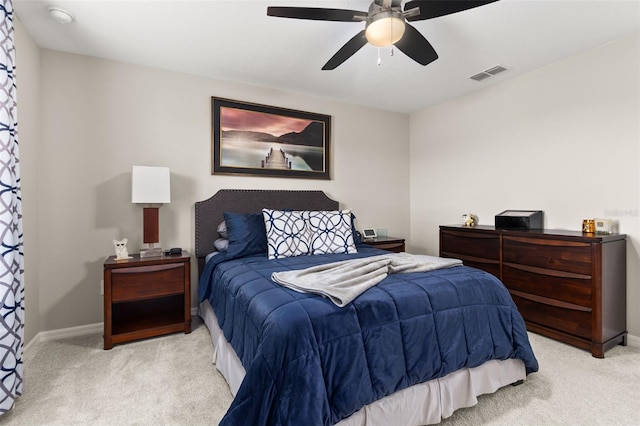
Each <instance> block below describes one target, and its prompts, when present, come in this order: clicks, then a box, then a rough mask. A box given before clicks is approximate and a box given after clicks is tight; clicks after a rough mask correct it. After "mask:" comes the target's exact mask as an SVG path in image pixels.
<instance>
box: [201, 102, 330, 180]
mask: <svg viewBox="0 0 640 426" xmlns="http://www.w3.org/2000/svg"><path fill="white" fill-rule="evenodd" d="M211 111H212V120H211V134H212V141H211V152H212V168H211V173H227V174H249V175H256V176H280V177H298V178H308V179H331V176H330V174H329V158H330V157H329V139H330V136H331V117H330V116H328V115H323V114H316V113H311V112H305V111H296V110H291V109H286V108H278V107H272V106H267V105H258V104H252V103H247V102H240V101H234V100H231V99H222V98H215V97H212V98H211Z"/></svg>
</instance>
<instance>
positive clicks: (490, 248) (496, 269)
mask: <svg viewBox="0 0 640 426" xmlns="http://www.w3.org/2000/svg"><path fill="white" fill-rule="evenodd" d="M440 256H443V257H455V258H458V259H462V261H463V262H464V264H465V265H468V266H474V267H476V268H479V269H483V270H485V271H487V272H489V273H491V274H493V275H495V276H496V277H498V278H500V279H501V280H502V282H503V283H504V285H505V286H506V287H507V288H508V289H509V292H510V293H511V296H512V297H513V300H514V301H515V302H516V305H517V306H518V309H519V310H520V313H521V314H522V316H523V317H524V319H525V321H526V324H527V329H529V330H530V331H533V332H536V333H540V334H542V335H545V336H548V337H551V338H554V339H556V340H560V341H562V342H565V343H568V344H571V345H574V346H577V347H579V348H583V349H586V350H589V351H591V354H592V355H593V356H594V357H597V358H604V352H605V351H606V350H607V349H609V348H611V347H613V346H615V345H617V344H622V345H626V342H627V330H626V235H621V234H606V235H605V234H602V235H599V234H591V233H583V232H581V231H565V230H549V229H545V230H535V231H534V230H531V231H522V230H500V229H496V228H495V227H493V226H477V227H476V228H473V229H470V228H465V227H462V226H441V227H440Z"/></svg>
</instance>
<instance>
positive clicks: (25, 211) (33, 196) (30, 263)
mask: <svg viewBox="0 0 640 426" xmlns="http://www.w3.org/2000/svg"><path fill="white" fill-rule="evenodd" d="M14 24H15V43H16V46H17V48H16V65H17V73H16V84H17V90H18V142H19V143H20V174H21V188H22V219H23V231H24V257H25V261H24V266H25V273H24V281H25V331H24V336H25V341H27V342H29V341H31V339H33V337H34V336H35V335H36V334H38V332H39V331H40V320H39V318H40V315H39V313H38V311H39V304H40V297H39V296H40V292H39V262H38V259H39V256H38V252H39V244H40V238H39V231H38V229H39V226H38V221H39V220H40V218H39V214H38V212H39V202H38V168H39V163H40V159H39V154H38V152H39V145H40V140H41V133H40V49H39V48H38V46H37V45H36V44H35V43H34V42H33V40H32V39H31V37H30V36H29V34H28V33H27V32H26V30H25V28H24V26H23V25H22V22H20V20H19V19H15V20H14Z"/></svg>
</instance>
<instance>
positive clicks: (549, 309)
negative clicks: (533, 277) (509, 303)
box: [511, 291, 592, 339]
mask: <svg viewBox="0 0 640 426" xmlns="http://www.w3.org/2000/svg"><path fill="white" fill-rule="evenodd" d="M511 297H512V298H513V301H514V302H515V303H516V305H517V307H518V310H519V311H520V313H521V314H522V316H523V317H524V319H525V320H526V321H527V323H534V324H538V325H542V326H544V327H548V328H551V329H554V330H558V331H561V332H564V333H568V334H571V335H574V336H578V337H581V338H584V339H591V316H592V313H591V312H592V311H591V309H589V308H583V307H579V306H568V305H563V304H562V303H556V301H553V300H545V299H543V298H539V299H537V298H536V296H531V295H526V294H520V293H519V292H514V291H511ZM536 299H537V300H536Z"/></svg>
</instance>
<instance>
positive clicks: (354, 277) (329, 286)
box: [271, 253, 462, 307]
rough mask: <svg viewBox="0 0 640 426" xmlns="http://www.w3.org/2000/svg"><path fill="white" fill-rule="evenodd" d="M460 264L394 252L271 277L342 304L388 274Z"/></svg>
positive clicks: (432, 257) (276, 273)
mask: <svg viewBox="0 0 640 426" xmlns="http://www.w3.org/2000/svg"><path fill="white" fill-rule="evenodd" d="M461 264H462V261H461V260H459V259H445V258H442V257H434V256H424V255H417V254H409V253H391V254H383V255H380V256H373V257H364V258H360V259H353V260H344V261H342V262H334V263H327V264H324V265H318V266H313V267H311V268H307V269H301V270H297V271H282V272H274V273H273V274H271V279H272V280H273V281H274V282H276V283H278V284H280V285H281V286H284V287H287V288H290V289H292V290H295V291H298V292H300V293H314V294H319V295H322V296H325V297H328V298H329V299H330V300H331V301H332V302H333V303H335V304H336V305H338V306H340V307H343V306H345V305H347V304H349V303H350V302H351V301H352V300H353V299H355V298H356V297H358V296H360V295H361V294H362V293H364V292H365V291H366V290H367V289H369V288H371V287H373V286H374V285H376V284H378V283H379V282H380V281H382V280H383V279H385V277H386V276H387V275H388V274H397V273H409V272H427V271H433V270H435V269H442V268H450V267H452V266H458V265H461Z"/></svg>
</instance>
